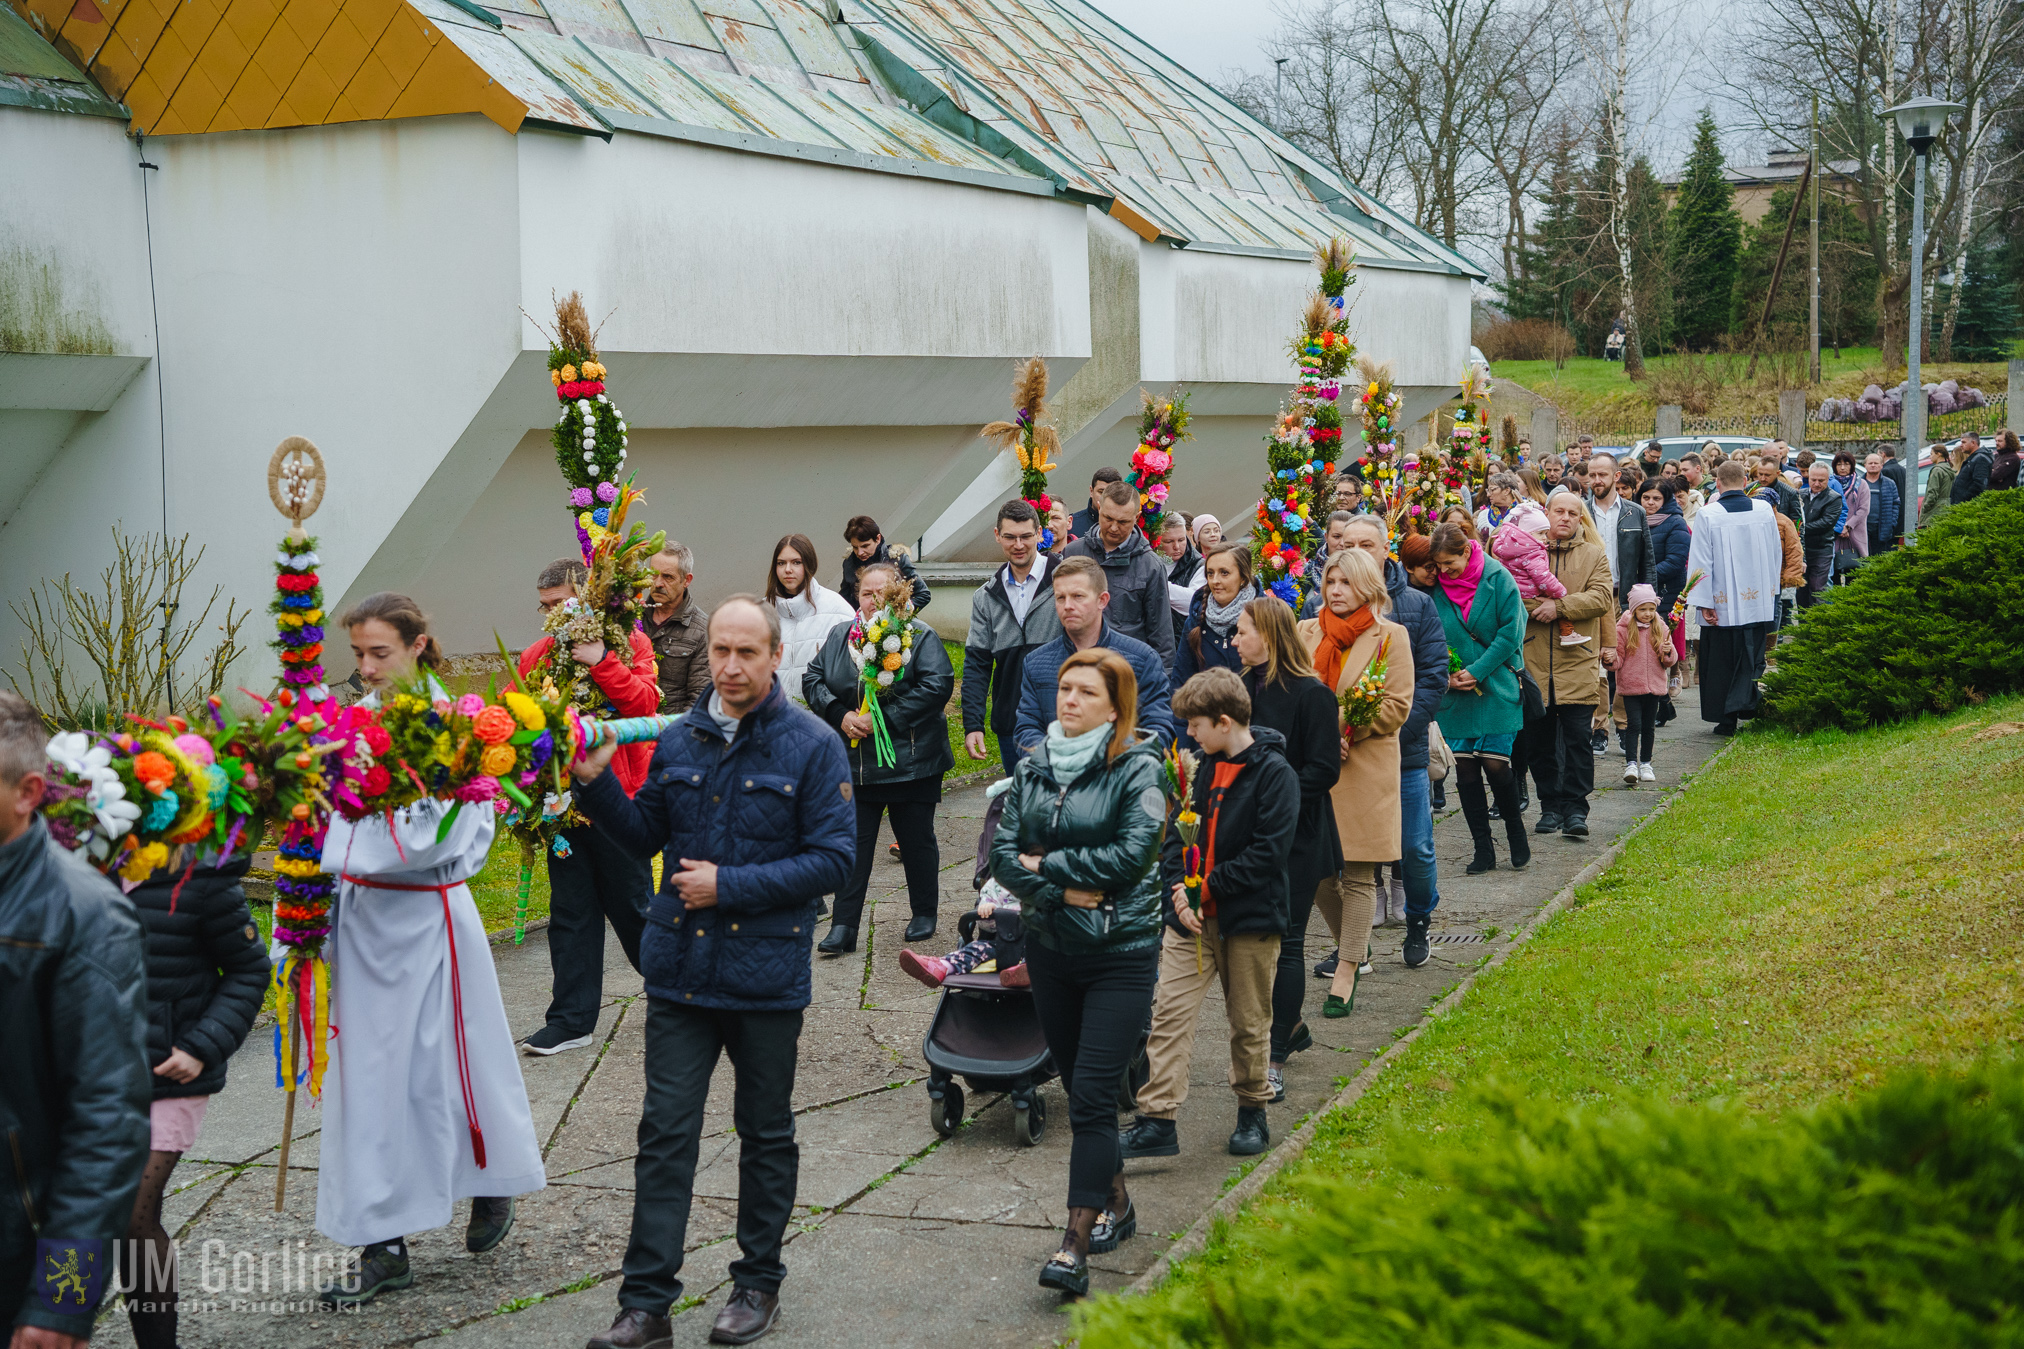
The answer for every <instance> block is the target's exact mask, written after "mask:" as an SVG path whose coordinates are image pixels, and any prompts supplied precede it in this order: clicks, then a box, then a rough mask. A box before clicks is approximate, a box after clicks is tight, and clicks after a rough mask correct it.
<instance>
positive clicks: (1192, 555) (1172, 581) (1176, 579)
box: [1167, 539, 1202, 652]
mask: <svg viewBox="0 0 2024 1349" xmlns="http://www.w3.org/2000/svg"><path fill="white" fill-rule="evenodd" d="M1201 574H1202V555H1201V554H1200V553H1198V552H1196V551H1195V543H1194V540H1192V539H1190V540H1189V541H1188V546H1187V550H1186V551H1185V552H1183V553H1182V554H1181V558H1180V561H1178V562H1176V563H1174V565H1173V566H1172V567H1169V568H1168V569H1167V585H1169V586H1170V587H1172V588H1174V589H1176V590H1186V589H1187V588H1188V587H1189V586H1191V585H1193V584H1194V583H1195V580H1196V578H1197V577H1199V576H1200V575H1201ZM1187 630H1188V616H1187V615H1186V614H1181V613H1177V614H1175V615H1174V642H1175V646H1174V650H1175V651H1177V652H1178V651H1179V650H1180V645H1179V643H1180V640H1181V638H1182V636H1183V635H1185V634H1186V632H1187Z"/></svg>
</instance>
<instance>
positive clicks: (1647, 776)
mask: <svg viewBox="0 0 2024 1349" xmlns="http://www.w3.org/2000/svg"><path fill="white" fill-rule="evenodd" d="M1637 780H1638V781H1639V782H1657V781H1658V780H1659V779H1658V774H1656V773H1654V772H1652V766H1651V765H1650V764H1648V763H1641V764H1639V765H1638V766H1637Z"/></svg>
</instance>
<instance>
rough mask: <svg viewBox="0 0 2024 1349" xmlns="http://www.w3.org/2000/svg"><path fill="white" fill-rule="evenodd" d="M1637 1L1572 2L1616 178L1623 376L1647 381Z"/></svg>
mask: <svg viewBox="0 0 2024 1349" xmlns="http://www.w3.org/2000/svg"><path fill="white" fill-rule="evenodd" d="M1638 4H1639V0H1597V2H1596V3H1594V4H1590V5H1584V4H1582V3H1580V0H1568V9H1569V12H1570V14H1571V16H1572V18H1573V21H1574V22H1573V30H1574V36H1575V40H1576V41H1577V42H1578V43H1579V44H1580V47H1581V52H1582V55H1583V56H1584V57H1585V58H1586V60H1587V62H1588V69H1589V73H1590V74H1591V75H1592V76H1593V77H1594V79H1595V82H1596V85H1597V86H1598V87H1599V89H1600V90H1601V94H1602V122H1603V134H1604V135H1605V136H1607V137H1608V139H1609V152H1610V153H1609V158H1610V163H1611V165H1612V166H1613V168H1614V171H1615V177H1614V181H1613V183H1612V184H1611V188H1612V190H1611V194H1610V200H1609V236H1610V243H1611V244H1612V245H1613V246H1614V247H1615V249H1616V261H1617V283H1618V292H1617V300H1618V304H1619V305H1620V306H1621V308H1622V311H1623V328H1624V333H1623V335H1624V343H1623V372H1624V373H1625V374H1626V375H1629V376H1630V377H1631V378H1632V379H1641V378H1643V377H1644V341H1643V338H1642V336H1641V335H1640V334H1639V331H1638V315H1637V277H1636V276H1635V275H1634V273H1633V270H1632V267H1631V221H1630V159H1631V153H1632V151H1631V144H1630V107H1629V104H1630V86H1631V76H1632V74H1633V47H1634V44H1635V42H1636V40H1637V28H1638V20H1639V18H1640V15H1639V13H1638Z"/></svg>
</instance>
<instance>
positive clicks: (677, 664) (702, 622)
mask: <svg viewBox="0 0 2024 1349" xmlns="http://www.w3.org/2000/svg"><path fill="white" fill-rule="evenodd" d="M640 626H641V628H642V630H643V631H645V633H646V635H647V640H648V641H650V642H652V643H653V644H654V659H655V663H656V665H657V666H658V668H659V671H660V684H661V706H660V711H661V714H662V715H663V716H666V715H670V714H672V713H675V712H686V711H688V710H689V709H690V708H691V707H694V706H695V705H696V700H697V699H698V698H700V697H702V696H703V695H704V694H705V693H708V692H709V691H710V640H709V629H710V616H709V615H708V614H706V613H704V612H703V607H702V606H701V605H699V604H697V603H696V597H695V596H694V595H684V596H683V597H682V603H681V605H680V607H679V608H677V609H676V610H675V612H674V613H673V614H671V615H669V616H668V621H667V622H666V623H656V622H655V621H654V611H653V610H652V609H648V610H647V613H646V620H645V622H643V623H642V624H641V625H640Z"/></svg>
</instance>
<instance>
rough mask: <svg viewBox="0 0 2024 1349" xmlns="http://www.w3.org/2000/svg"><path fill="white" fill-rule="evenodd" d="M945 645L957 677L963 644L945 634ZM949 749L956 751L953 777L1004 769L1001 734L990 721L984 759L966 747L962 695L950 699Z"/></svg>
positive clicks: (959, 677)
mask: <svg viewBox="0 0 2024 1349" xmlns="http://www.w3.org/2000/svg"><path fill="white" fill-rule="evenodd" d="M942 646H943V648H944V649H946V650H947V651H948V653H949V661H950V663H951V664H953V665H954V666H955V667H956V678H957V679H961V678H962V677H963V644H962V643H961V642H954V641H950V640H949V639H948V638H946V637H944V638H943V639H942ZM949 748H950V749H951V750H953V751H954V752H955V755H956V766H955V767H954V768H953V769H951V770H950V776H951V777H959V778H960V777H968V776H969V775H970V774H972V773H984V772H988V773H990V774H991V776H992V777H997V776H998V775H999V774H1000V773H1001V772H1003V770H1004V766H1003V765H1002V764H1000V763H999V762H998V733H997V732H996V731H994V730H992V729H991V728H990V726H989V725H988V724H987V725H986V726H985V727H984V757H983V759H981V760H978V759H973V758H971V757H970V751H969V750H967V749H965V748H963V703H962V699H960V698H951V699H949Z"/></svg>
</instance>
